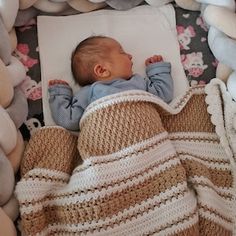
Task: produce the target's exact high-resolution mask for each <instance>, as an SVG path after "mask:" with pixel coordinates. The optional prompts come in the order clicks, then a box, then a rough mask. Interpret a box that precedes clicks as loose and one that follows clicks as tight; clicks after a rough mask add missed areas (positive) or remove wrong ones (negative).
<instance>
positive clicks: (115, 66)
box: [108, 39, 133, 79]
mask: <svg viewBox="0 0 236 236" xmlns="http://www.w3.org/2000/svg"><path fill="white" fill-rule="evenodd" d="M108 43H109V48H110V53H109V55H110V56H109V60H110V61H111V75H112V77H113V78H116V77H121V78H123V79H129V78H130V77H131V76H132V74H133V71H132V66H133V62H132V56H131V55H130V54H129V53H126V52H125V51H124V50H123V48H122V46H121V45H120V44H119V43H118V42H117V41H116V40H113V39H109V41H108Z"/></svg>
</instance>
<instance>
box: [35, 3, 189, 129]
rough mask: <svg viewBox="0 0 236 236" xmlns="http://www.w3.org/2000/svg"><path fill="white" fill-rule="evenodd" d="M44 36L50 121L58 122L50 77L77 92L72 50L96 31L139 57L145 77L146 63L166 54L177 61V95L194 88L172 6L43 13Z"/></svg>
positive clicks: (46, 112)
mask: <svg viewBox="0 0 236 236" xmlns="http://www.w3.org/2000/svg"><path fill="white" fill-rule="evenodd" d="M37 22H38V40H39V54H40V63H41V76H42V89H43V112H44V121H45V125H54V124H55V123H54V122H53V120H52V118H51V113H50V110H49V104H48V93H47V88H48V81H49V80H51V79H63V80H66V81H68V82H69V84H70V85H71V86H72V87H73V90H74V91H76V90H78V89H79V87H78V86H76V85H75V84H74V81H73V77H72V74H71V68H70V58H71V52H72V50H73V49H74V48H75V47H76V45H77V44H78V43H79V42H80V41H81V40H83V39H85V38H86V37H88V36H91V35H105V36H110V37H113V38H115V39H116V40H118V41H119V42H120V43H121V45H122V46H123V48H124V49H125V50H126V51H127V52H129V53H130V54H132V56H133V63H134V65H133V71H134V72H135V73H139V74H141V75H144V76H145V66H144V61H145V59H146V58H147V57H150V56H152V55H154V54H161V55H162V56H163V58H164V60H165V61H169V62H171V66H172V72H171V73H172V77H173V79H174V96H175V97H177V96H178V95H180V94H182V93H184V92H185V91H186V90H187V89H188V81H187V78H186V76H185V73H184V70H183V67H182V64H181V59H180V49H179V43H178V39H177V32H176V21H175V11H174V8H173V6H172V5H170V4H169V5H165V6H162V7H159V8H158V7H152V6H148V5H142V6H138V7H135V8H132V9H130V10H127V11H116V10H99V11H94V12H89V13H83V14H78V15H72V16H39V17H38V21H37Z"/></svg>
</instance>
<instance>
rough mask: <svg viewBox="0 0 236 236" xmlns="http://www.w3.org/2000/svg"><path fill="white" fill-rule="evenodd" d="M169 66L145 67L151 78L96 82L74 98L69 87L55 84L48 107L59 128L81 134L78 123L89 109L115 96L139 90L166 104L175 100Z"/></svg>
mask: <svg viewBox="0 0 236 236" xmlns="http://www.w3.org/2000/svg"><path fill="white" fill-rule="evenodd" d="M170 70H171V65H170V63H168V62H157V63H153V64H150V65H148V66H147V67H146V74H147V76H148V78H144V77H141V76H140V75H138V74H135V75H133V76H132V77H131V78H130V79H129V80H125V79H122V78H116V79H114V80H111V81H96V82H95V83H93V84H91V85H87V86H85V87H82V88H81V89H80V90H79V91H78V93H76V94H75V95H73V92H72V89H71V88H70V86H68V85H62V84H56V85H53V86H50V87H49V88H48V92H49V96H50V97H49V106H50V110H51V114H52V117H53V119H54V121H55V122H56V124H58V125H60V126H63V127H64V128H66V129H69V130H79V121H80V118H81V117H82V115H83V112H84V110H85V109H86V107H87V106H88V105H89V104H90V103H92V102H93V101H95V100H97V99H99V98H102V97H104V96H107V95H111V94H114V93H118V92H122V91H126V90H131V89H138V90H144V91H147V92H150V93H152V94H154V95H156V96H158V97H160V98H161V99H163V100H164V101H165V102H167V103H168V102H170V101H171V100H172V99H173V80H172V77H171V74H170Z"/></svg>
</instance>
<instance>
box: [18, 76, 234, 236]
mask: <svg viewBox="0 0 236 236" xmlns="http://www.w3.org/2000/svg"><path fill="white" fill-rule="evenodd" d="M223 90H224V92H223V93H224V95H222V91H223ZM226 100H228V102H227V104H230V103H231V102H232V101H231V100H230V99H229V98H228V97H227V92H226V90H225V88H223V85H222V84H221V82H219V81H217V80H216V81H213V82H212V83H211V84H210V85H208V86H207V88H206V89H204V87H196V88H191V89H190V90H189V91H187V92H186V94H184V95H183V96H181V97H179V98H178V99H176V100H175V101H173V102H172V103H171V104H170V105H167V104H165V103H164V102H162V101H161V100H160V99H158V98H157V97H155V96H153V95H151V94H149V93H146V92H142V91H137V90H136V91H135V90H133V91H127V92H123V93H119V94H114V95H111V96H108V97H104V98H102V99H100V100H97V101H96V102H94V103H92V104H91V105H90V106H89V107H88V109H87V110H86V112H85V114H84V116H83V117H82V120H81V122H80V125H81V132H80V133H79V136H78V138H77V137H76V136H74V135H72V134H71V133H69V132H68V131H66V130H64V129H62V128H59V127H47V128H42V129H41V130H39V131H38V132H37V133H35V135H33V136H32V138H31V140H30V141H29V144H28V145H27V148H26V151H25V153H24V158H23V161H22V165H21V175H22V178H21V180H20V181H19V182H18V184H17V186H16V195H17V198H18V200H19V203H20V212H21V221H22V227H23V231H24V233H25V234H26V235H34V236H35V235H102V236H105V235H109V236H110V235H122V236H123V235H127V236H131V235H204V236H205V235H207V236H209V235H214V236H217V235H219V236H225V235H233V233H234V232H235V229H234V226H235V208H236V204H235V200H234V199H235V198H234V196H235V180H234V178H235V175H234V170H235V169H234V165H235V164H234V158H235V153H236V152H235V150H236V149H235V142H236V139H235V133H234V134H233V132H232V131H230V129H229V127H230V125H231V128H232V127H233V126H232V119H233V118H232V117H233V114H236V110H234V111H235V113H233V112H232V111H233V109H234V108H233V107H232V106H231V105H230V106H231V108H230V107H227V106H228V105H227V104H226ZM225 109H226V110H227V111H226V110H225ZM226 113H227V114H226ZM230 117H231V118H230ZM190 121H191V122H190ZM78 150H79V152H78ZM81 159H82V163H79V162H80V160H81Z"/></svg>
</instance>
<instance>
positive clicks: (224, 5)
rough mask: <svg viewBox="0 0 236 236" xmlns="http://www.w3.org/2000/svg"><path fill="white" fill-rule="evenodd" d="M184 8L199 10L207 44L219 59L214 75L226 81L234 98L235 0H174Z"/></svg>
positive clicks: (235, 80)
mask: <svg viewBox="0 0 236 236" xmlns="http://www.w3.org/2000/svg"><path fill="white" fill-rule="evenodd" d="M176 3H177V4H178V5H179V6H180V7H182V8H185V9H189V10H201V11H202V16H203V19H204V21H205V22H206V23H207V24H208V27H209V32H208V44H209V47H210V49H211V51H212V53H213V54H214V56H215V57H216V58H217V60H218V61H219V64H218V66H217V70H216V77H217V78H220V79H222V80H224V81H227V82H226V83H227V88H228V91H229V92H230V94H231V96H232V98H233V99H234V100H236V13H235V0H196V1H195V0H176Z"/></svg>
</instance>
